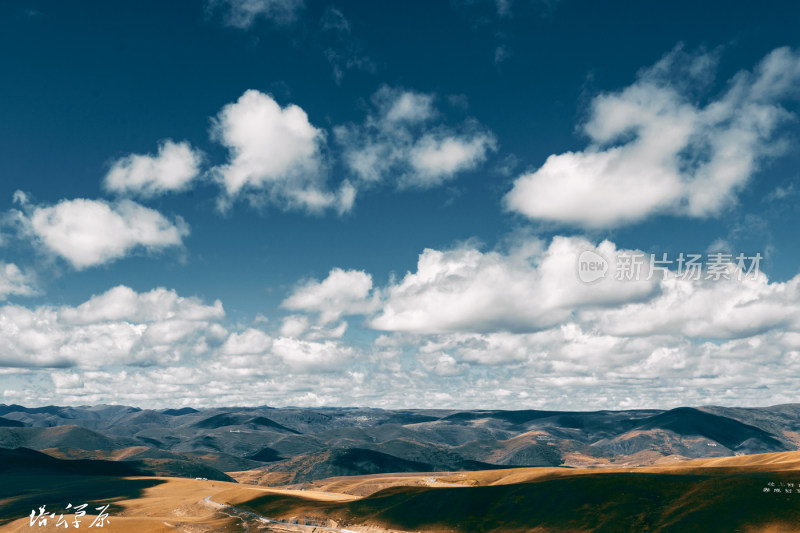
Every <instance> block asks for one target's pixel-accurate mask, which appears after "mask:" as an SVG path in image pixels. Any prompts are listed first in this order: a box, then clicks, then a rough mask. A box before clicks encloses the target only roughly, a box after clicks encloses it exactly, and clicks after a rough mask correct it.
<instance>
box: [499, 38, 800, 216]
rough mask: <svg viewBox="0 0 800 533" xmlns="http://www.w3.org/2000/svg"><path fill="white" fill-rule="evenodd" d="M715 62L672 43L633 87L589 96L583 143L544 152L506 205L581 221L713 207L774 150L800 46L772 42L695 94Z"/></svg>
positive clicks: (707, 211) (730, 197) (796, 76)
mask: <svg viewBox="0 0 800 533" xmlns="http://www.w3.org/2000/svg"><path fill="white" fill-rule="evenodd" d="M713 64H714V61H713V58H712V57H710V56H708V55H701V56H698V57H689V56H688V55H687V54H685V53H683V52H682V50H681V49H680V48H678V49H676V50H674V51H673V52H672V53H670V54H669V55H667V56H666V57H665V58H664V59H662V60H661V61H660V62H659V63H658V64H656V65H655V66H654V67H652V68H650V69H647V70H645V71H644V72H643V73H641V74H640V76H639V79H638V80H637V81H636V82H635V83H634V84H633V85H631V86H630V87H627V88H626V89H624V90H622V91H620V92H617V93H612V94H603V95H599V96H597V97H595V98H594V100H593V102H592V105H591V111H590V117H589V120H588V121H587V122H586V123H585V124H584V125H583V131H584V133H585V134H586V135H587V136H588V137H589V139H590V141H591V144H590V146H589V147H588V148H587V149H586V150H584V151H581V152H566V153H563V154H558V155H551V156H550V157H548V158H547V160H546V161H545V163H544V165H542V166H541V167H540V168H539V169H538V170H536V171H534V172H531V173H528V174H524V175H522V176H520V177H519V178H517V180H516V181H515V183H514V186H513V188H512V190H511V191H510V192H509V193H508V194H507V196H506V198H505V203H506V207H507V208H508V209H509V210H512V211H515V212H518V213H521V214H523V215H525V216H528V217H530V218H533V219H541V220H550V221H555V222H558V223H563V224H572V225H579V226H588V227H610V226H618V225H622V224H627V223H633V222H637V221H640V220H642V219H644V218H646V217H648V216H650V215H653V214H657V213H673V214H679V215H685V216H692V217H704V216H714V215H718V214H719V213H720V212H721V211H722V210H724V209H725V208H726V207H729V206H730V205H731V204H733V203H734V202H735V200H736V195H737V193H738V192H739V191H740V190H741V189H742V188H743V187H744V186H745V184H746V183H747V182H748V180H749V179H750V178H751V176H753V174H755V173H756V172H757V171H758V168H759V164H760V162H761V161H762V160H763V159H764V158H767V157H769V156H773V155H775V153H777V150H776V149H775V143H774V135H775V131H776V129H777V127H778V126H779V125H780V124H781V122H782V121H783V120H785V119H786V118H787V117H788V116H789V114H788V112H787V111H786V110H785V109H784V108H782V107H781V106H780V105H779V101H780V99H781V98H784V97H786V96H787V95H788V94H789V93H790V92H792V91H796V90H797V89H798V82H800V54H799V53H798V52H796V51H793V50H790V49H788V48H779V49H776V50H774V51H773V52H771V53H770V54H768V55H767V56H766V57H765V58H764V59H763V60H762V61H761V63H759V65H758V66H757V67H756V68H755V69H754V70H753V72H740V73H738V74H737V75H736V76H734V77H733V79H731V81H730V83H729V84H728V88H727V90H726V91H725V92H724V93H723V94H722V95H720V96H719V97H718V98H717V99H715V100H711V101H710V102H709V103H708V104H706V105H705V106H700V105H697V104H694V103H692V101H691V98H690V94H691V92H692V91H693V90H694V89H695V88H696V87H697V86H702V85H703V84H705V83H707V82H708V78H709V71H710V69H711V68H712V67H713ZM632 191H635V195H632V194H631V192H632Z"/></svg>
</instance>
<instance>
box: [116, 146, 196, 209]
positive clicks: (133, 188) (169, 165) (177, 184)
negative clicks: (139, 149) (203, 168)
mask: <svg viewBox="0 0 800 533" xmlns="http://www.w3.org/2000/svg"><path fill="white" fill-rule="evenodd" d="M202 159H203V156H202V153H201V152H199V151H196V150H193V149H192V147H191V146H190V145H189V143H187V142H181V143H175V142H172V141H171V140H166V141H164V142H163V143H161V144H160V145H159V147H158V154H157V155H138V154H132V155H128V156H126V157H123V158H121V159H118V160H117V161H114V163H113V164H112V165H111V169H110V170H109V171H108V174H106V177H105V180H104V181H103V185H104V187H105V188H106V190H108V191H111V192H115V193H120V194H135V195H139V196H142V197H145V198H151V197H153V196H158V195H160V194H163V193H166V192H175V191H181V190H184V189H186V188H187V187H188V186H189V185H190V183H191V181H192V180H193V179H195V178H196V177H197V175H198V174H199V173H200V164H201V162H202Z"/></svg>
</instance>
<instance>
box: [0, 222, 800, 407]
mask: <svg viewBox="0 0 800 533" xmlns="http://www.w3.org/2000/svg"><path fill="white" fill-rule="evenodd" d="M583 250H592V251H595V252H597V253H600V254H603V255H604V256H605V257H613V256H614V255H615V254H621V253H632V252H634V251H631V250H619V249H617V247H616V245H615V244H614V243H612V242H609V241H603V242H600V243H597V244H593V243H591V242H590V241H587V240H585V239H583V238H580V237H570V238H568V237H556V238H554V239H552V240H551V241H550V242H542V241H539V240H537V239H531V238H527V239H521V240H518V241H516V242H515V243H513V245H511V246H509V247H508V248H507V249H506V250H496V251H481V250H480V249H477V248H474V247H470V246H462V247H459V248H455V249H451V250H425V251H423V252H422V253H421V254H420V257H419V262H418V264H417V268H416V270H415V271H414V272H409V273H407V274H406V275H405V276H404V277H403V278H400V279H397V280H395V281H391V282H390V283H389V284H387V285H385V286H382V287H375V286H374V285H373V281H372V277H371V276H370V275H369V274H368V273H366V272H363V271H356V270H350V271H346V270H342V269H333V270H332V271H331V272H330V274H329V276H328V277H327V278H326V279H324V280H307V281H303V282H301V283H299V284H298V285H297V286H295V288H294V289H292V290H291V292H290V293H289V294H288V295H287V298H286V299H285V301H284V303H283V306H284V307H285V308H286V309H287V310H290V311H292V312H293V313H295V314H292V315H288V316H287V317H286V320H285V321H284V322H283V323H282V324H274V325H264V324H253V325H250V326H246V325H242V324H235V323H231V322H230V321H229V319H228V318H227V317H226V314H225V311H224V309H223V305H222V302H220V301H216V302H214V303H213V304H212V305H208V304H204V303H203V302H202V301H200V300H198V299H196V298H185V297H181V296H179V295H178V294H177V293H176V292H175V291H172V290H168V289H163V288H158V289H154V290H152V291H149V292H145V293H137V292H136V291H133V290H132V289H130V288H128V287H125V286H119V287H115V288H112V289H110V290H109V291H107V292H105V293H103V294H99V295H96V296H93V297H92V298H91V299H89V300H87V301H86V302H84V303H83V304H81V305H78V306H75V307H70V306H61V307H52V306H40V307H36V308H25V307H22V306H16V305H6V306H3V307H0V317H2V319H1V320H0V339H2V343H3V345H5V346H8V348H7V349H6V350H5V351H4V353H3V360H2V363H3V366H4V367H5V370H4V372H3V373H4V375H5V377H6V379H14V380H15V381H16V382H17V383H19V384H20V387H23V388H14V387H12V388H8V389H7V390H6V391H5V393H4V394H5V395H6V398H7V399H10V398H14V400H15V401H17V400H19V401H25V395H26V393H25V390H24V386H23V385H24V384H25V383H30V382H31V381H30V380H35V379H44V380H45V381H46V382H51V383H50V385H48V386H47V387H46V389H47V391H48V392H41V393H40V394H41V395H40V397H39V398H40V399H39V400H37V401H44V402H54V403H58V402H62V403H63V402H67V403H75V402H80V403H94V402H96V401H109V400H113V401H117V402H122V403H134V404H137V405H151V406H155V405H182V404H191V405H223V404H230V405H232V404H245V403H250V404H252V403H256V404H263V403H268V404H274V405H287V404H298V405H321V404H331V405H334V404H335V405H366V404H369V405H372V406H405V407H419V406H420V405H421V404H420V402H427V403H425V404H426V405H428V404H430V402H431V401H435V403H436V405H439V406H443V407H444V406H462V407H465V406H473V407H477V406H479V405H485V404H486V402H487V401H490V402H491V404H492V405H495V406H498V407H500V406H502V407H508V408H515V407H516V408H519V407H523V406H524V407H542V408H545V407H547V408H555V407H558V408H571V407H578V406H581V405H584V406H585V405H588V404H589V403H591V404H592V405H595V406H597V407H603V408H622V407H646V406H652V405H653V404H654V403H657V404H659V405H661V406H665V405H679V404H686V403H719V402H721V401H723V402H724V401H725V400H726V398H736V400H737V401H739V402H746V401H747V400H748V398H761V399H763V398H767V399H768V400H767V401H770V402H773V403H776V402H781V401H788V399H789V398H788V397H787V396H786V395H785V394H786V393H785V391H787V390H791V387H794V386H795V385H796V384H797V383H798V382H800V373H794V372H792V371H791V370H790V369H791V368H794V366H795V363H796V362H797V360H800V276H797V277H795V278H793V279H791V280H789V281H787V282H782V283H779V282H770V281H769V280H768V279H767V278H766V277H765V276H764V275H763V274H759V275H757V276H749V277H744V278H743V279H741V280H740V279H737V277H736V276H735V275H731V276H730V279H727V280H726V279H721V280H713V279H703V278H701V279H699V280H689V279H682V278H679V277H677V276H676V275H674V273H667V274H665V275H662V276H653V277H652V279H651V280H649V281H647V280H642V281H639V282H636V281H616V280H614V279H606V280H603V281H602V282H601V283H598V284H596V285H586V284H583V283H581V282H580V281H579V280H578V278H577V275H576V271H575V262H576V260H577V257H578V254H579V253H580V252H581V251H583ZM612 267H613V265H612ZM728 268H729V273H730V274H735V272H736V270H735V269H736V266H735V265H734V264H730V265H728ZM646 274H647V271H646V270H645V271H644V272H643V275H644V276H645V277H646ZM359 316H360V317H361V320H364V321H365V323H366V325H367V326H368V327H369V328H371V329H374V330H377V331H381V332H382V333H381V334H377V332H376V334H375V335H372V336H371V337H369V339H371V340H368V339H364V338H361V339H358V338H354V337H350V336H347V335H346V334H345V332H346V331H347V323H346V322H343V321H341V320H342V318H343V317H356V318H357V317H359ZM754 351H756V352H757V353H758V357H752V353H753V352H754ZM37 369H49V370H47V372H46V373H45V374H43V370H37ZM780 369H782V370H780ZM47 374H51V375H52V379H50V378H47V377H46V375H47ZM48 380H50V381H48ZM120 380H124V383H125V384H126V385H125V386H124V387H123V386H122V383H123V382H122V381H120ZM199 383H203V384H205V385H203V387H198V384H199ZM110 384H116V385H115V386H114V387H112V386H111V385H110ZM632 384H636V386H635V387H632V386H631V385H632ZM148 387H149V388H148ZM153 387H154V388H155V389H153ZM543 387H547V389H546V390H551V391H557V392H552V393H551V394H550V395H549V396H542V395H540V394H536V393H535V392H536V391H537V390H545V389H543ZM772 387H774V389H775V392H774V393H770V392H769V390H771V388H772ZM765 389H766V390H767V392H766V394H765ZM145 390H148V391H150V394H144V391H145ZM153 390H156V391H162V392H161V393H159V394H156V395H154V394H152V392H153ZM457 390H470V391H472V396H469V397H464V396H461V395H459V394H457V393H455V392H454V391H457ZM409 391H411V394H409ZM156 398H158V399H156ZM469 398H474V399H473V400H470V399H469ZM487 398H489V400H487Z"/></svg>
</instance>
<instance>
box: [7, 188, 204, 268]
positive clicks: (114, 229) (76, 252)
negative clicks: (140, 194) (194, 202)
mask: <svg viewBox="0 0 800 533" xmlns="http://www.w3.org/2000/svg"><path fill="white" fill-rule="evenodd" d="M23 209H24V210H25V212H24V213H18V217H19V220H20V221H21V223H22V225H23V228H24V231H26V232H28V233H30V234H31V235H32V236H33V237H35V238H36V239H37V240H38V241H39V242H41V244H42V245H43V246H44V248H45V249H46V250H47V251H49V252H51V253H54V254H57V255H59V256H61V257H63V258H64V259H65V260H66V261H68V262H69V263H70V264H71V265H72V266H73V267H74V268H75V269H77V270H82V269H85V268H88V267H92V266H97V265H102V264H104V263H109V262H112V261H115V260H117V259H120V258H122V257H125V256H126V255H128V254H130V253H132V252H134V251H136V250H137V249H144V250H147V251H150V252H155V251H160V250H163V249H165V248H169V247H176V246H181V245H182V244H183V238H184V237H185V236H187V235H188V234H189V226H188V225H187V224H186V223H185V222H184V221H183V219H181V218H180V217H176V219H175V220H174V221H171V220H169V219H168V218H166V217H165V216H164V215H162V214H161V213H159V212H158V211H155V210H153V209H150V208H147V207H144V206H142V205H140V204H138V203H136V202H133V201H131V200H121V201H119V202H116V203H109V202H106V201H104V200H88V199H83V198H77V199H74V200H62V201H61V202H59V203H57V204H55V205H52V206H32V205H29V204H26V205H24V206H23Z"/></svg>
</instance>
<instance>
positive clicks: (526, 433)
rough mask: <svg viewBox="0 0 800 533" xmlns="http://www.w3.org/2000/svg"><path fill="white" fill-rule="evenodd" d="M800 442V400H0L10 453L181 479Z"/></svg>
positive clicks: (630, 455)
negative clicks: (401, 404) (395, 404)
mask: <svg viewBox="0 0 800 533" xmlns="http://www.w3.org/2000/svg"><path fill="white" fill-rule="evenodd" d="M4 421H5V422H4ZM11 426H13V427H11ZM799 445H800V405H796V404H790V405H779V406H773V407H765V408H731V407H719V406H707V407H680V408H676V409H670V410H658V409H642V410H626V411H608V410H604V411H592V412H579V411H548V410H544V411H539V410H530V409H527V410H519V411H509V410H456V409H424V410H413V409H386V410H384V409H370V408H297V407H287V408H272V407H266V406H261V407H231V408H210V409H200V408H192V407H182V408H180V409H162V410H151V409H140V408H137V407H129V406H121V405H97V406H83V407H62V406H44V407H33V408H29V407H24V406H21V405H5V404H0V447H5V448H17V447H20V446H24V447H27V448H31V449H36V450H48V453H55V454H61V456H63V457H89V458H92V457H96V458H103V459H105V458H112V459H115V460H122V461H126V460H127V461H132V460H146V461H149V462H150V464H151V465H153V464H156V462H158V461H160V462H161V463H163V464H164V465H173V467H174V468H172V467H164V468H165V469H167V470H169V468H172V470H173V471H176V472H178V473H179V474H178V475H181V474H180V472H184V473H185V475H191V472H197V471H200V470H202V469H203V468H209V469H212V470H213V471H215V472H217V473H220V474H221V472H223V471H226V472H231V471H240V470H248V469H253V468H259V469H261V470H263V471H264V472H267V473H268V472H275V473H284V474H288V473H291V475H290V476H288V477H290V478H292V479H294V480H297V481H308V480H313V479H319V476H329V475H349V474H347V472H351V473H380V472H392V471H402V472H407V471H409V470H408V469H409V468H424V469H426V470H427V469H430V470H439V471H441V470H459V469H474V468H481V469H490V468H495V467H509V466H559V465H562V466H603V465H612V464H613V465H620V464H626V465H631V466H633V465H647V464H656V463H660V462H664V461H671V460H676V459H682V458H704V457H724V456H732V455H741V454H752V453H766V452H782V451H790V450H797V449H798V446H799ZM223 475H224V474H223ZM205 477H209V478H211V476H205Z"/></svg>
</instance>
